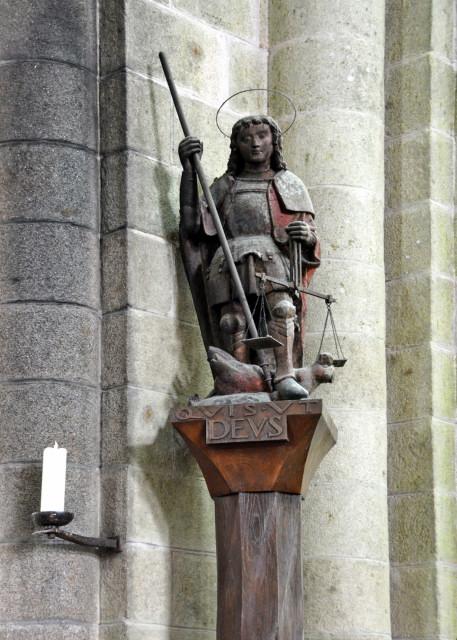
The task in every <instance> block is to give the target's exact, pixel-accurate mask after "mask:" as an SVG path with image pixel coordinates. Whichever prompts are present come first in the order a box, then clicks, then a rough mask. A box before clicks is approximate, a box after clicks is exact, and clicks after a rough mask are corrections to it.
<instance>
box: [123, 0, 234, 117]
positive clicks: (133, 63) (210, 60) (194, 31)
mask: <svg viewBox="0 0 457 640" xmlns="http://www.w3.org/2000/svg"><path fill="white" fill-rule="evenodd" d="M202 4H203V3H202ZM221 11H224V9H223V8H222V7H221ZM192 14H193V15H195V14H194V12H192ZM125 37H126V64H127V66H128V68H129V69H133V70H134V71H139V72H141V73H145V74H147V75H148V76H150V77H154V78H160V79H161V80H162V79H163V80H164V79H165V78H164V73H163V70H162V65H161V63H160V60H159V57H158V52H159V51H164V52H166V55H167V59H168V63H169V65H170V69H171V70H172V73H173V78H174V80H175V82H176V84H178V85H181V86H183V87H186V88H187V89H189V90H191V91H192V92H194V93H198V94H201V95H203V96H205V99H207V100H210V101H212V102H218V101H220V100H222V99H223V97H224V93H225V92H226V86H225V74H223V73H221V72H220V64H219V65H218V64H214V61H215V60H218V61H222V60H224V58H225V56H226V49H225V38H224V35H223V34H222V33H221V32H220V31H217V30H215V29H210V28H208V27H205V26H204V25H203V24H202V23H201V22H197V21H195V20H191V19H189V17H187V16H185V15H184V14H182V13H177V12H176V11H170V9H169V8H168V7H165V6H164V5H160V4H153V3H151V2H147V0H137V1H136V2H134V3H129V7H128V11H127V13H126V36H125ZM151 42H154V55H151ZM156 52H157V53H156ZM167 115H168V114H167Z"/></svg>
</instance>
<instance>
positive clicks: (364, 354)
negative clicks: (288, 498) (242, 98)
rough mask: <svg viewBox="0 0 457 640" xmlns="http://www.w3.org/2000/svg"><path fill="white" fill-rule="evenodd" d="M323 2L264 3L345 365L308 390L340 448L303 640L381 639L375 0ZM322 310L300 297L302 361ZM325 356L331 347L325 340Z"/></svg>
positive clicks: (382, 456)
mask: <svg viewBox="0 0 457 640" xmlns="http://www.w3.org/2000/svg"><path fill="white" fill-rule="evenodd" d="M331 4H332V10H331V17H330V15H329V7H328V4H327V3H320V2H302V1H294V2H290V1H289V2H280V1H279V0H274V1H273V2H272V3H271V4H270V16H269V19H270V45H271V53H270V67H269V68H270V83H271V86H272V87H273V88H277V89H281V90H282V91H285V92H286V93H288V94H290V95H292V96H293V97H294V99H295V101H296V104H297V109H298V117H297V123H296V125H295V127H294V129H293V134H292V135H290V136H286V145H285V146H286V157H287V158H288V160H289V166H290V168H291V169H292V170H293V171H294V172H296V173H297V174H298V175H300V176H302V177H303V179H304V180H305V182H306V184H307V185H308V188H309V190H310V194H311V198H312V200H313V204H314V207H315V210H316V224H317V228H318V231H319V235H320V237H321V241H322V247H323V249H322V250H323V262H322V266H321V267H320V268H319V269H318V271H317V272H316V274H315V277H314V280H313V282H312V288H313V289H315V290H316V291H322V292H331V293H332V294H333V295H334V296H335V297H336V298H337V303H336V304H334V305H333V312H334V317H335V322H336V324H337V328H338V331H339V335H340V338H341V341H342V346H343V350H344V352H345V355H346V356H347V358H348V362H347V363H346V365H345V367H344V368H343V369H337V370H336V372H335V381H334V384H333V385H323V386H322V387H319V389H317V391H316V392H315V394H314V395H315V396H317V397H322V398H324V400H325V402H326V406H327V409H329V411H330V413H331V415H332V417H333V419H334V420H335V423H336V425H337V427H338V430H339V440H338V443H337V445H336V447H334V449H333V450H332V451H331V452H330V454H329V455H328V456H327V458H326V459H325V460H324V461H323V463H322V464H321V467H320V469H319V470H318V472H317V474H316V477H315V478H314V481H313V482H312V485H311V488H310V491H309V493H308V496H307V498H306V500H305V503H304V514H303V521H304V532H303V533H304V537H303V559H304V588H305V637H306V638H313V640H314V639H317V638H319V639H321V638H330V637H332V638H335V637H337V638H339V639H341V640H343V639H344V640H346V639H347V640H349V639H352V638H354V637H357V638H364V639H365V638H370V637H377V638H381V637H385V638H388V637H390V618H389V564H388V540H387V507H386V419H385V406H386V391H385V354H384V339H385V326H384V299H385V286H384V259H383V196H384V193H383V189H384V172H383V135H384V101H383V63H384V2H383V1H380V2H378V1H374V2H354V0H347V1H342V2H339V3H331ZM287 12H289V14H288V18H287V19H285V16H286V15H287ZM287 116H289V117H290V115H289V114H287ZM284 120H285V121H287V117H285V118H284ZM325 311H326V309H325V305H324V304H323V303H322V301H321V300H318V299H310V298H309V299H308V322H307V334H308V335H307V348H306V357H307V358H306V359H307V361H308V362H313V361H314V359H315V357H316V354H317V352H318V348H319V342H320V338H321V332H322V329H323V324H324V318H325ZM324 349H327V350H330V351H333V352H335V345H334V344H333V343H332V340H331V337H330V336H327V339H326V341H325V342H324Z"/></svg>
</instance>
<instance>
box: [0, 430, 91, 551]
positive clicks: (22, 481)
mask: <svg viewBox="0 0 457 640" xmlns="http://www.w3.org/2000/svg"><path fill="white" fill-rule="evenodd" d="M59 444H60V443H59ZM46 445H49V442H46V441H45V442H43V448H44V446H46ZM71 454H72V452H71V450H69V451H68V459H69V461H70V463H69V464H68V465H67V479H66V492H65V508H66V510H67V511H71V512H72V513H74V514H75V518H74V520H73V521H72V523H71V525H70V526H69V527H68V529H69V530H70V531H76V532H78V533H81V534H82V535H94V536H96V535H98V502H99V495H98V493H99V492H98V469H90V468H84V467H79V466H74V465H72V464H71ZM41 473H42V466H41V464H39V465H36V464H28V465H24V464H15V465H11V464H9V465H0V478H1V484H2V487H4V491H2V493H1V494H0V514H2V516H1V524H0V541H1V542H8V541H12V542H18V541H20V540H22V541H24V542H27V541H30V536H31V535H32V533H33V531H34V530H35V526H34V523H33V521H32V513H34V512H35V511H39V510H40V497H41ZM40 540H41V541H44V540H46V538H44V537H43V538H38V539H37V542H38V541H40Z"/></svg>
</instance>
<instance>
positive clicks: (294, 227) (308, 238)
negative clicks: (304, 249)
mask: <svg viewBox="0 0 457 640" xmlns="http://www.w3.org/2000/svg"><path fill="white" fill-rule="evenodd" d="M286 231H287V233H288V234H289V238H290V239H291V240H295V241H296V242H304V243H306V244H315V242H316V239H315V237H314V236H313V233H312V231H311V227H310V226H309V224H308V223H307V222H303V221H302V220H295V221H294V222H291V223H290V224H289V225H288V226H287V227H286Z"/></svg>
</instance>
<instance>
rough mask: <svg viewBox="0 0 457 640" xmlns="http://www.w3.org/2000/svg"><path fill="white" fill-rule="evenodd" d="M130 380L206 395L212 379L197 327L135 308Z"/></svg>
mask: <svg viewBox="0 0 457 640" xmlns="http://www.w3.org/2000/svg"><path fill="white" fill-rule="evenodd" d="M129 342H130V354H129V359H128V365H129V380H131V381H132V382H134V383H135V381H136V383H137V384H139V385H140V386H144V387H147V388H152V389H156V390H157V391H166V392H168V393H170V392H171V393H174V394H178V395H193V394H195V393H198V394H199V395H200V396H201V397H205V396H206V395H207V394H208V393H209V392H210V391H211V389H212V387H213V379H212V375H211V372H210V368H209V365H208V364H207V362H206V353H205V349H204V346H203V341H202V339H201V336H200V330H199V329H198V328H197V327H195V326H193V325H189V324H186V323H184V322H178V321H172V320H169V319H168V318H161V317H160V316H154V315H152V314H146V313H141V312H138V313H136V314H132V316H131V333H130V340H129Z"/></svg>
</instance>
